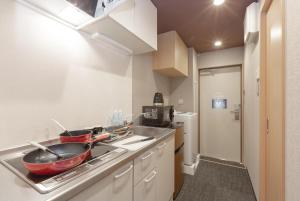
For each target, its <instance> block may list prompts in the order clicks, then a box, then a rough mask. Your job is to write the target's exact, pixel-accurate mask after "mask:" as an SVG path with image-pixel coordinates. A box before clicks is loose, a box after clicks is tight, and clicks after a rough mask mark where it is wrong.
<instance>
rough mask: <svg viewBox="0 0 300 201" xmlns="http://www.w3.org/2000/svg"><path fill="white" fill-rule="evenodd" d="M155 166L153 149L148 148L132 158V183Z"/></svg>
mask: <svg viewBox="0 0 300 201" xmlns="http://www.w3.org/2000/svg"><path fill="white" fill-rule="evenodd" d="M154 168H155V151H154V150H153V149H150V150H148V151H146V152H145V153H143V154H142V155H140V156H138V157H137V158H136V159H134V179H133V180H134V185H136V184H137V183H139V182H140V181H141V180H142V179H143V178H144V177H146V176H147V175H148V174H149V172H151V171H152V170H153V169H154Z"/></svg>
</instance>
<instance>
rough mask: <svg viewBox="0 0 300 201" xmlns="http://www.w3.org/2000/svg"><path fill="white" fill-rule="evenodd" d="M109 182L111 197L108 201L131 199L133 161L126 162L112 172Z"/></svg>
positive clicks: (128, 200)
mask: <svg viewBox="0 0 300 201" xmlns="http://www.w3.org/2000/svg"><path fill="white" fill-rule="evenodd" d="M111 184H112V188H111V198H110V199H109V201H132V200H133V163H130V164H127V165H125V166H123V167H122V168H120V169H119V170H117V171H116V172H115V173H113V175H112V180H111ZM102 200H105V199H102Z"/></svg>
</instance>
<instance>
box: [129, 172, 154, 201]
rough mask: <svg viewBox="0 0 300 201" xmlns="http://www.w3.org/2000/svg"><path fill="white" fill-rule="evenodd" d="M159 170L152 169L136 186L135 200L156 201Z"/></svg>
mask: <svg viewBox="0 0 300 201" xmlns="http://www.w3.org/2000/svg"><path fill="white" fill-rule="evenodd" d="M156 186H157V171H156V170H152V171H151V172H150V173H149V174H148V175H147V176H146V177H145V178H144V179H143V180H142V181H140V183H138V185H136V186H135V188H134V201H156Z"/></svg>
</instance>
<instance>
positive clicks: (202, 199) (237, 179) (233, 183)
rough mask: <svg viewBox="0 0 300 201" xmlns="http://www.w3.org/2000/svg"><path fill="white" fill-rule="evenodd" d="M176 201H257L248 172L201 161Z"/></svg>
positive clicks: (187, 178) (186, 180)
mask: <svg viewBox="0 0 300 201" xmlns="http://www.w3.org/2000/svg"><path fill="white" fill-rule="evenodd" d="M175 201H256V198H255V196H254V192H253V189H252V185H251V182H250V178H249V176H248V173H247V170H246V169H242V168H236V167H232V166H225V165H221V164H217V163H212V162H208V161H203V160H201V161H200V164H199V166H198V170H197V172H196V174H195V176H190V175H185V183H184V185H183V187H182V189H181V192H180V193H179V195H178V196H177V198H176V200H175Z"/></svg>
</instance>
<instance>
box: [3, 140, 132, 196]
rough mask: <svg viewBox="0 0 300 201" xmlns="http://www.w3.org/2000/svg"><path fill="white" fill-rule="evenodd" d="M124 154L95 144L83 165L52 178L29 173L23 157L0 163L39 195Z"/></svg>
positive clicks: (123, 150)
mask: <svg viewBox="0 0 300 201" xmlns="http://www.w3.org/2000/svg"><path fill="white" fill-rule="evenodd" d="M126 152H127V150H125V149H121V148H116V147H113V146H110V145H105V144H102V143H96V144H95V145H94V146H93V148H92V149H91V157H89V158H88V159H87V160H86V161H85V162H84V163H82V164H81V165H79V166H77V167H75V168H73V169H71V170H68V171H66V172H63V173H60V174H58V175H52V176H41V175H35V174H32V173H30V172H29V171H28V170H27V169H26V168H25V167H24V165H23V163H22V158H23V156H20V155H19V156H18V157H14V158H9V159H6V160H2V161H1V163H3V164H4V165H5V166H6V167H7V168H9V169H10V170H11V171H13V172H14V173H15V174H16V175H18V176H19V177H21V178H22V179H23V180H25V181H26V182H27V183H28V184H30V185H31V186H33V187H34V188H35V189H36V190H37V191H39V192H40V193H47V192H50V191H52V190H54V189H56V188H58V187H60V186H62V185H63V184H66V183H68V182H70V181H71V180H73V179H75V178H78V177H80V176H82V175H83V174H85V173H87V172H89V171H91V170H93V169H95V168H97V167H99V166H101V165H103V164H105V163H107V162H109V161H111V160H113V159H115V158H117V157H119V156H120V155H122V154H124V153H126Z"/></svg>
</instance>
